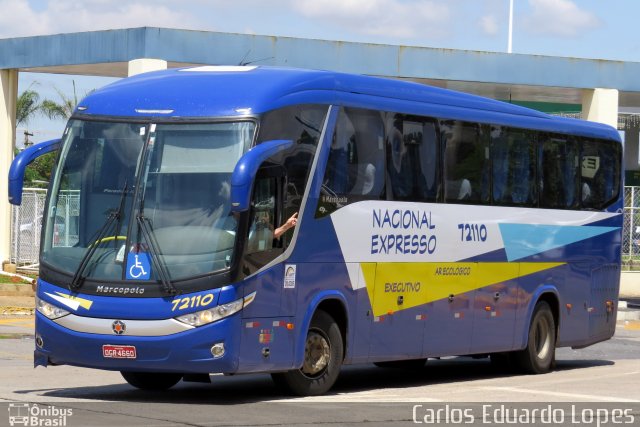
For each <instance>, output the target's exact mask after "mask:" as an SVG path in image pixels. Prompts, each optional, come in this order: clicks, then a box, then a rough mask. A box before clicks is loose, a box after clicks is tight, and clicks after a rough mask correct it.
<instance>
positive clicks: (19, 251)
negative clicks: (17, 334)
mask: <svg viewBox="0 0 640 427" xmlns="http://www.w3.org/2000/svg"><path fill="white" fill-rule="evenodd" d="M73 193H74V194H67V195H65V194H61V197H60V200H59V203H58V206H57V210H58V212H63V210H64V212H65V215H64V218H66V221H67V223H66V224H57V223H56V227H57V229H56V232H57V235H56V236H55V237H54V238H55V239H58V240H59V243H61V244H63V245H64V246H71V245H73V244H74V243H75V242H77V239H78V236H77V234H76V233H75V231H76V230H74V229H75V228H76V227H73V224H72V223H69V220H71V221H73V219H74V217H75V218H77V216H78V215H79V201H80V196H79V194H78V192H77V191H75V192H73ZM46 195H47V191H46V190H44V189H39V188H25V189H24V191H23V193H22V205H20V206H13V210H12V217H13V222H12V224H13V225H12V229H11V262H12V263H14V264H17V265H19V266H21V267H22V268H29V267H37V265H38V253H39V251H40V230H41V228H42V213H43V210H44V201H45V198H46ZM624 200H625V208H624V222H623V224H624V225H623V230H622V257H623V261H624V262H625V263H628V264H637V265H638V266H640V187H625V188H624Z"/></svg>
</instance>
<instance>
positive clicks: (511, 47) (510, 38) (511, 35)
mask: <svg viewBox="0 0 640 427" xmlns="http://www.w3.org/2000/svg"><path fill="white" fill-rule="evenodd" d="M512 39H513V0H509V39H508V41H507V53H511V52H512V51H513V42H512Z"/></svg>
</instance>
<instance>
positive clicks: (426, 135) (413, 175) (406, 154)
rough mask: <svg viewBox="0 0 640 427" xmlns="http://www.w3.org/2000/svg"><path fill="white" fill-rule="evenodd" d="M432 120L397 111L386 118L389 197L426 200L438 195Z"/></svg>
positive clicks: (417, 200)
mask: <svg viewBox="0 0 640 427" xmlns="http://www.w3.org/2000/svg"><path fill="white" fill-rule="evenodd" d="M438 152H439V150H438V138H437V134H436V126H435V123H433V122H429V121H424V120H423V119H421V118H419V117H418V118H411V117H407V116H404V115H401V114H389V115H388V117H387V153H388V155H387V173H388V175H389V181H390V183H391V186H390V187H391V188H390V189H389V190H390V192H391V196H392V198H393V200H403V201H415V202H427V201H435V200H436V199H437V197H438V190H439V186H438V163H439V162H438V157H439V155H438Z"/></svg>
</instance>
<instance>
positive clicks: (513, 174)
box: [491, 126, 537, 206]
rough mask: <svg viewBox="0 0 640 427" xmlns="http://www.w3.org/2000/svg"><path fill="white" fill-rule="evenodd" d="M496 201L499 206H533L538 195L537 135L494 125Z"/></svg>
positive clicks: (492, 138) (493, 145) (492, 137)
mask: <svg viewBox="0 0 640 427" xmlns="http://www.w3.org/2000/svg"><path fill="white" fill-rule="evenodd" d="M491 140H492V143H491V156H492V160H493V162H492V163H493V201H494V203H495V204H498V205H507V206H510V205H511V206H513V205H515V206H533V205H535V204H536V202H537V196H536V194H537V193H536V155H535V149H534V148H535V144H534V138H533V134H532V133H531V132H527V131H523V130H513V129H507V128H501V127H498V126H496V127H493V128H492V130H491Z"/></svg>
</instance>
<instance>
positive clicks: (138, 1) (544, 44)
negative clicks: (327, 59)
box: [0, 0, 640, 141]
mask: <svg viewBox="0 0 640 427" xmlns="http://www.w3.org/2000/svg"><path fill="white" fill-rule="evenodd" d="M0 11H2V13H1V14H0V38H11V37H23V36H33V35H43V34H58V33H69V32H81V31H95V30H106V29H115V28H133V27H142V26H154V27H166V28H180V29H189V30H205V31H219V32H231V33H244V34H260V35H272V36H288V37H300V38H312V39H323V40H342V41H354V42H367V43H381V44H391V45H406V46H424V47H436V48H450V49H465V50H478V51H492V52H506V50H507V39H508V15H509V0H83V1H76V0H0ZM638 17H640V0H514V18H513V52H514V53H523V54H539V55H551V56H568V57H580V58H595V59H609V60H622V61H635V62H640V37H638V36H637V35H636V34H635V31H634V30H633V28H635V27H636V26H637V21H638ZM111 81H113V79H107V78H95V77H94V78H88V77H82V76H62V75H52V74H39V73H38V74H36V73H21V74H20V80H19V89H18V90H19V91H20V92H21V91H23V90H25V89H27V88H29V87H31V88H33V89H35V90H37V91H38V92H39V93H40V94H41V96H42V97H43V98H50V99H53V100H59V97H58V94H57V92H56V88H57V89H59V90H60V91H62V92H63V93H65V94H67V96H71V95H72V93H73V82H75V85H76V92H77V95H78V97H80V98H81V97H82V96H83V95H85V94H86V93H88V92H89V91H91V90H93V89H96V88H99V87H101V86H103V85H105V84H108V83H110V82H111ZM63 128H64V122H62V121H58V122H51V121H49V120H46V119H44V118H35V119H34V120H32V121H31V122H30V123H29V126H28V129H29V131H30V132H33V133H34V134H35V136H34V137H33V139H34V140H36V141H38V140H44V139H47V138H52V137H56V136H57V135H59V134H60V133H61V131H62V129H63ZM22 133H23V129H19V130H18V140H20V139H21V136H22Z"/></svg>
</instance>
